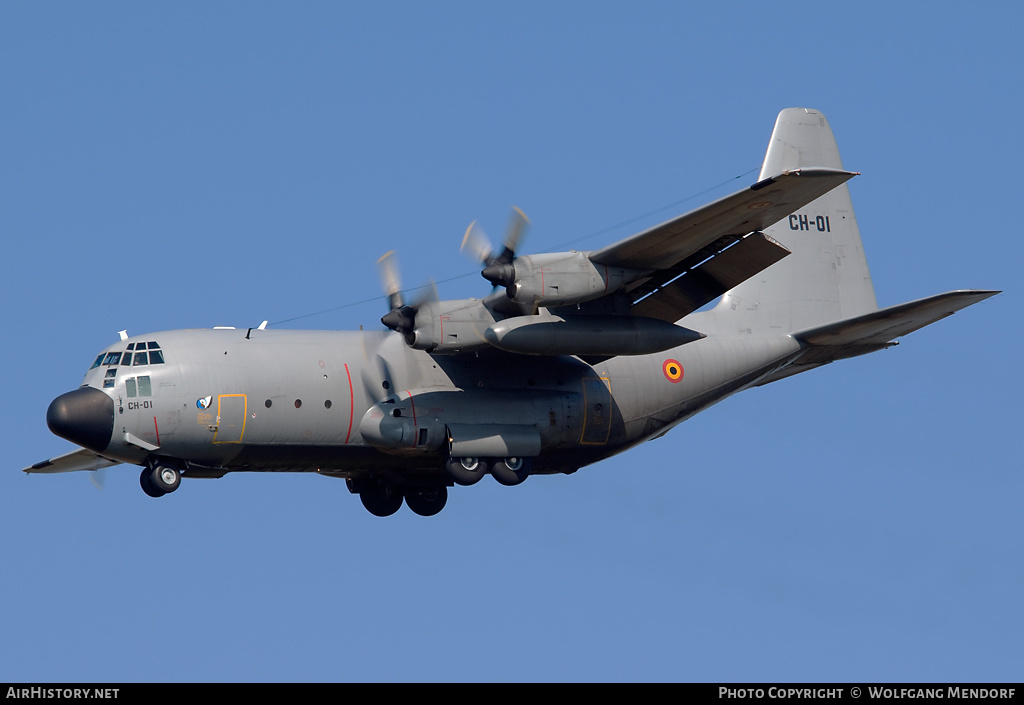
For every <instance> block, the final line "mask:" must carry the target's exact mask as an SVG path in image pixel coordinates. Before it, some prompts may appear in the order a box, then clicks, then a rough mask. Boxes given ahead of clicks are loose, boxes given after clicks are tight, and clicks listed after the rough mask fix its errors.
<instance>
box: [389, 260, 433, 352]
mask: <svg viewBox="0 0 1024 705" xmlns="http://www.w3.org/2000/svg"><path fill="white" fill-rule="evenodd" d="M377 271H378V272H379V273H380V278H381V281H382V282H383V284H384V293H386V294H387V295H388V306H390V307H391V310H390V311H388V312H387V313H386V314H384V316H382V317H381V319H380V322H381V323H383V324H384V325H385V326H387V327H388V328H390V329H391V330H393V331H397V332H399V333H401V334H402V335H404V336H405V341H406V342H407V343H408V344H409V345H412V344H413V342H414V341H415V331H416V314H417V312H419V310H420V308H421V307H422V306H423V305H424V304H428V303H431V302H433V301H437V287H436V286H435V285H434V284H433V283H430V284H428V285H426V286H424V287H421V289H422V290H423V291H422V293H421V294H420V296H419V297H417V299H416V300H415V301H414V302H413V303H411V304H406V303H405V300H404V299H403V297H402V284H401V281H400V279H399V277H398V262H397V261H396V258H395V251H394V250H391V251H390V252H388V253H387V254H385V255H384V256H383V257H381V258H380V259H379V260H377Z"/></svg>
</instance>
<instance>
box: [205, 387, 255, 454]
mask: <svg viewBox="0 0 1024 705" xmlns="http://www.w3.org/2000/svg"><path fill="white" fill-rule="evenodd" d="M247 412H248V400H247V399H246V397H245V395H244V394H218V395H217V432H216V433H214V434H213V442H214V443H241V442H242V436H243V435H244V434H245V416H246V413H247Z"/></svg>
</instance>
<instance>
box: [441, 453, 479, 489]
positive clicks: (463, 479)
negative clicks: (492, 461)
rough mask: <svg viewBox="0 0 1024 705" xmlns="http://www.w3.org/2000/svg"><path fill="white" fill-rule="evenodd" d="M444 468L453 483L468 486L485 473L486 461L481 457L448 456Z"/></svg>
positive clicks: (477, 480) (476, 481)
mask: <svg viewBox="0 0 1024 705" xmlns="http://www.w3.org/2000/svg"><path fill="white" fill-rule="evenodd" d="M445 469H446V470H447V471H448V476H449V477H450V478H452V480H454V481H455V484H457V485H462V486H463V487H469V486H470V485H475V484H476V483H478V482H480V478H481V477H483V476H484V475H486V474H487V461H485V460H484V459H483V458H449V459H448V462H447V463H445Z"/></svg>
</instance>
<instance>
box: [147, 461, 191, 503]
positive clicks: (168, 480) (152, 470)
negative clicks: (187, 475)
mask: <svg viewBox="0 0 1024 705" xmlns="http://www.w3.org/2000/svg"><path fill="white" fill-rule="evenodd" d="M139 484H140V485H142V491H143V492H145V493H146V494H147V495H149V496H150V497H163V496H164V495H165V494H167V493H169V492H174V490H176V489H178V485H180V484H181V472H180V471H179V470H178V468H176V467H174V466H173V465H170V464H169V463H166V462H163V461H161V462H156V463H153V465H152V466H151V467H147V468H144V469H143V470H142V474H141V475H139Z"/></svg>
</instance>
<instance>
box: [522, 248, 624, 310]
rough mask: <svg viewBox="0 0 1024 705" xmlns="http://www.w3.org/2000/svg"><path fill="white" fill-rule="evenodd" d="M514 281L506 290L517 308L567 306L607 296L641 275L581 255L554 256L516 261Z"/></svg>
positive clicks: (564, 254) (576, 253) (578, 253)
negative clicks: (524, 305) (521, 306)
mask: <svg viewBox="0 0 1024 705" xmlns="http://www.w3.org/2000/svg"><path fill="white" fill-rule="evenodd" d="M507 266H510V267H512V268H513V270H514V277H513V278H512V284H510V285H509V286H508V287H507V288H506V292H507V293H508V297H509V298H510V299H512V300H513V301H515V302H516V303H518V304H527V305H536V306H553V307H557V306H570V305H572V304H578V303H582V302H583V301H589V300H591V299H596V298H598V297H601V296H604V295H606V294H610V293H612V292H614V291H617V290H618V289H621V288H622V287H623V286H625V285H626V284H628V283H629V282H631V281H633V280H634V279H636V278H637V277H639V276H641V275H642V274H643V272H641V271H639V270H635V269H625V268H623V267H608V266H605V265H603V264H594V263H593V262H591V261H590V258H589V257H587V255H586V254H584V253H582V252H557V253H551V254H544V255H525V256H523V257H517V258H516V259H515V260H514V261H513V262H512V264H511V265H507Z"/></svg>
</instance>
